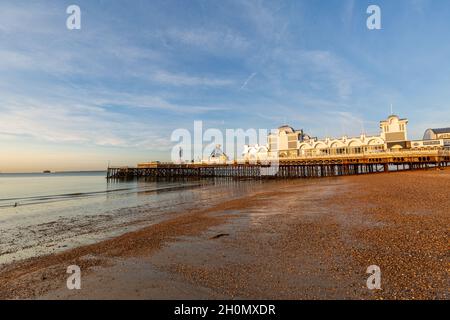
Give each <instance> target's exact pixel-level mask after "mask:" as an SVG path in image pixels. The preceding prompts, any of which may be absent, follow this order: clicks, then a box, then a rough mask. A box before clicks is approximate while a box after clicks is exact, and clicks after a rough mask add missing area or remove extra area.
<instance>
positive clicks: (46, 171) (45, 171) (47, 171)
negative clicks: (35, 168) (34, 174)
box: [42, 170, 52, 173]
mask: <svg viewBox="0 0 450 320" xmlns="http://www.w3.org/2000/svg"><path fill="white" fill-rule="evenodd" d="M42 173H52V172H51V171H50V170H44V171H42Z"/></svg>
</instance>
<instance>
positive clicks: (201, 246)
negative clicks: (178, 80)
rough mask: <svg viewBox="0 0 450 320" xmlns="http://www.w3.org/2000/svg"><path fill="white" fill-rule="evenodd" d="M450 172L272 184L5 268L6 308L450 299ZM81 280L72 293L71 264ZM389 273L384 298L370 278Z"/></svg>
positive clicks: (1, 290)
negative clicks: (26, 302)
mask: <svg viewBox="0 0 450 320" xmlns="http://www.w3.org/2000/svg"><path fill="white" fill-rule="evenodd" d="M448 190H450V170H428V171H414V172H398V173H388V174H373V175H362V176H347V177H340V178H322V179H308V180H287V181H267V182H264V183H262V184H261V185H260V186H257V187H255V188H254V190H253V191H251V192H248V193H243V194H242V196H240V197H237V198H233V199H232V200H225V201H222V202H220V203H214V204H213V205H211V206H210V207H201V208H192V209H190V210H187V211H186V212H183V213H182V214H177V215H172V216H171V217H170V218H169V219H168V220H165V221H162V222H159V223H156V224H154V225H151V226H147V227H144V228H141V229H139V230H137V231H133V232H128V233H126V234H123V235H121V236H118V237H115V238H112V239H108V240H105V241H101V242H98V243H94V244H91V245H87V246H81V247H78V248H74V249H70V250H67V251H64V252H60V253H56V254H51V255H47V256H41V257H35V258H31V259H27V260H23V261H19V262H15V263H12V264H7V265H4V266H2V267H0V298H1V299H92V298H96V299H448V298H449V271H450V267H449V241H448V236H449V230H450V197H449V193H448ZM74 264H75V265H78V266H80V268H81V270H82V288H81V290H68V289H67V288H66V279H67V277H68V276H69V275H68V274H67V273H66V269H67V266H69V265H74ZM370 265H377V266H379V267H380V269H381V290H369V289H368V288H367V286H366V280H367V278H368V276H369V275H368V274H366V269H367V267H368V266H370Z"/></svg>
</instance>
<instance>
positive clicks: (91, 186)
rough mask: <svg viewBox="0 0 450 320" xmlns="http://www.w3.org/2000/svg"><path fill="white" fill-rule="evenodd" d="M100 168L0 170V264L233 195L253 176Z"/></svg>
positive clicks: (246, 186)
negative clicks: (114, 176) (169, 177)
mask: <svg viewBox="0 0 450 320" xmlns="http://www.w3.org/2000/svg"><path fill="white" fill-rule="evenodd" d="M105 174H106V173H105V172H77V173H51V174H41V173H38V174H5V173H3V174H0V264H3V263H9V262H11V261H15V260H21V259H24V258H29V257H33V256H37V255H43V254H51V253H54V252H58V251H62V250H66V249H67V248H72V247H76V246H80V245H84V244H90V243H94V242H97V241H100V240H103V239H107V238H110V237H113V236H116V235H119V234H123V233H125V232H128V231H132V230H136V229H138V228H141V227H144V226H147V225H151V224H154V223H158V222H160V221H162V220H164V219H167V218H170V217H173V216H175V215H179V214H182V213H184V212H186V211H187V210H191V209H194V208H195V209H201V208H206V207H209V206H211V205H213V204H214V203H218V202H220V201H223V200H224V199H233V198H234V197H238V196H239V195H242V193H243V192H246V190H249V189H251V188H253V187H254V184H255V183H256V184H257V182H232V181H229V180H228V181H224V180H220V179H219V180H203V181H176V182H174V181H165V182H161V181H158V182H156V181H145V180H135V181H127V182H109V183H108V181H107V180H106V178H105Z"/></svg>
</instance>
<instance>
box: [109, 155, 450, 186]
mask: <svg viewBox="0 0 450 320" xmlns="http://www.w3.org/2000/svg"><path fill="white" fill-rule="evenodd" d="M449 165H450V151H449V150H432V151H413V150H408V151H398V152H397V151H396V152H380V153H371V154H356V155H336V156H335V155H333V156H313V157H295V158H280V159H277V160H272V161H271V160H268V161H258V160H255V161H233V162H229V163H223V164H217V163H216V164H205V163H182V164H174V163H161V162H157V163H149V164H148V165H147V164H141V165H139V167H134V168H132V167H111V168H108V173H107V178H108V179H133V178H140V177H153V178H160V177H171V178H172V177H181V178H187V177H237V178H248V177H251V178H309V177H328V176H340V175H353V174H367V173H376V172H388V171H399V170H416V169H427V168H440V167H448V166H449Z"/></svg>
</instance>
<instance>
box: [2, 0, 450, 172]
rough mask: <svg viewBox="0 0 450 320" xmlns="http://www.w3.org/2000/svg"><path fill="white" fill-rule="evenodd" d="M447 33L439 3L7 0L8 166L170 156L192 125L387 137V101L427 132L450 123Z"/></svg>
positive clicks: (91, 165)
mask: <svg viewBox="0 0 450 320" xmlns="http://www.w3.org/2000/svg"><path fill="white" fill-rule="evenodd" d="M71 4H76V5H78V6H80V8H81V11H82V28H81V30H72V31H70V30H68V29H67V28H66V19H67V17H68V15H67V14H66V8H67V7H68V6H69V5H71ZM370 4H376V5H378V6H380V8H381V13H382V30H372V31H371V30H368V29H367V27H366V19H367V17H368V14H367V13H366V9H367V7H368V6H369V5H370ZM449 30H450V3H449V2H448V1H443V0H434V1H433V0H397V1H365V0H358V1H352V0H327V1H315V0H303V1H301V0H295V1H243V0H240V1H234V0H224V1H213V0H208V1H206V0H190V1H182V0H180V1H170V0H169V1H168V0H165V1H156V0H152V1H150V0H145V1H138V0H135V1H131V2H130V1H102V0H89V1H77V0H74V1H33V2H31V1H5V0H0V171H3V172H7V171H39V170H43V169H52V170H71V169H73V170H79V169H100V168H104V167H105V166H106V164H107V162H108V160H110V161H111V163H112V164H117V165H134V164H135V163H136V162H139V161H146V160H155V159H161V160H167V159H169V156H170V149H171V147H172V146H173V145H174V143H172V142H171V141H170V134H171V132H172V131H173V130H175V129H177V128H186V129H192V127H193V121H194V120H202V121H203V122H204V127H214V128H219V129H225V128H243V129H248V128H268V129H270V128H276V127H278V126H279V125H281V124H284V123H289V124H291V125H292V126H294V127H295V128H303V129H305V131H306V132H308V133H310V134H312V135H315V136H319V137H323V136H341V135H343V134H347V135H359V134H360V133H361V131H365V132H367V133H374V134H376V133H377V132H378V121H379V120H381V119H383V118H385V117H386V116H387V115H388V114H389V112H390V104H391V103H392V104H393V106H394V113H396V114H399V115H400V116H402V117H407V118H409V120H410V122H409V137H410V138H421V136H422V134H423V131H424V130H425V129H426V128H428V127H444V126H449V125H450V59H449V57H450V41H448V35H449Z"/></svg>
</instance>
